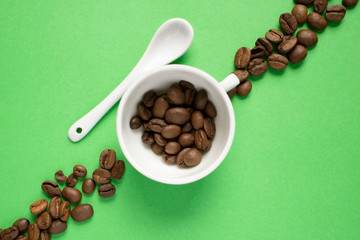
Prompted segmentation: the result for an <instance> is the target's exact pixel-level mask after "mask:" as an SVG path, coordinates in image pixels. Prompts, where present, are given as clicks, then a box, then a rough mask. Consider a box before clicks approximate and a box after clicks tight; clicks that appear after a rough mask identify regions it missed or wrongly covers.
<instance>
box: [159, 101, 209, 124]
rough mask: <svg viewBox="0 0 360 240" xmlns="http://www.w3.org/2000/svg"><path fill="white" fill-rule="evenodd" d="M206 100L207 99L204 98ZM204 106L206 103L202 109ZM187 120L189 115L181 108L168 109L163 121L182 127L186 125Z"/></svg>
mask: <svg viewBox="0 0 360 240" xmlns="http://www.w3.org/2000/svg"><path fill="white" fill-rule="evenodd" d="M206 99H207V97H206ZM195 100H196V99H195ZM199 101H200V100H199ZM206 102H207V100H206ZM194 104H195V103H194ZM205 105H206V103H205V104H204V107H205ZM189 120H190V113H189V111H188V110H187V109H186V108H183V107H174V108H170V109H168V110H167V111H166V113H165V121H166V122H167V123H169V124H171V123H173V124H177V125H183V124H185V123H187V122H188V121H189Z"/></svg>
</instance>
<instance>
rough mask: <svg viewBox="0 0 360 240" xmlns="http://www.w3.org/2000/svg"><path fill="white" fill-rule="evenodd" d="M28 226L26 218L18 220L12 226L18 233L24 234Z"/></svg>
mask: <svg viewBox="0 0 360 240" xmlns="http://www.w3.org/2000/svg"><path fill="white" fill-rule="evenodd" d="M29 224H30V222H29V220H27V219H26V218H20V219H18V220H16V221H15V222H14V224H13V226H14V227H16V228H17V229H18V230H19V233H24V232H26V231H27V229H28V227H29Z"/></svg>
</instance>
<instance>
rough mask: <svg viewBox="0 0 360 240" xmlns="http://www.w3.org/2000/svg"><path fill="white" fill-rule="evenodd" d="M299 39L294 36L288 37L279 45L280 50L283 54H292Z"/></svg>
mask: <svg viewBox="0 0 360 240" xmlns="http://www.w3.org/2000/svg"><path fill="white" fill-rule="evenodd" d="M297 42H298V39H297V38H296V37H293V36H286V37H284V40H283V42H282V43H280V44H279V46H278V50H279V52H281V53H288V52H291V50H293V49H294V48H295V46H296V44H297Z"/></svg>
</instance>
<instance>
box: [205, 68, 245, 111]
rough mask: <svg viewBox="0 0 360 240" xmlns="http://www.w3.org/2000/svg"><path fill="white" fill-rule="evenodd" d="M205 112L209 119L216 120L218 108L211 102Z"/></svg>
mask: <svg viewBox="0 0 360 240" xmlns="http://www.w3.org/2000/svg"><path fill="white" fill-rule="evenodd" d="M244 71H245V70H244ZM246 72H247V75H249V73H248V71H246ZM243 81H245V80H243ZM243 81H240V82H243ZM204 112H205V114H206V116H208V117H209V118H215V117H216V115H217V111H216V108H215V106H214V104H213V103H212V102H211V101H208V102H207V104H206V106H205V109H204Z"/></svg>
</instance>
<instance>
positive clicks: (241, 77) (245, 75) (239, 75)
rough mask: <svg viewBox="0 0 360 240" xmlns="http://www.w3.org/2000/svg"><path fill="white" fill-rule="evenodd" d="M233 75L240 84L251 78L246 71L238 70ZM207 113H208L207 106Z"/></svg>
mask: <svg viewBox="0 0 360 240" xmlns="http://www.w3.org/2000/svg"><path fill="white" fill-rule="evenodd" d="M232 73H233V74H235V75H236V77H237V78H238V79H239V83H241V82H243V81H245V80H246V79H248V77H249V72H248V71H247V70H244V69H237V70H235V71H233V72H232ZM205 111H206V106H205Z"/></svg>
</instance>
